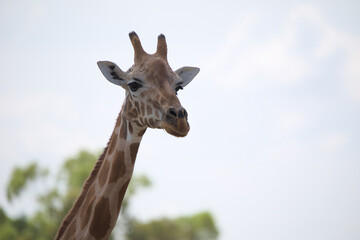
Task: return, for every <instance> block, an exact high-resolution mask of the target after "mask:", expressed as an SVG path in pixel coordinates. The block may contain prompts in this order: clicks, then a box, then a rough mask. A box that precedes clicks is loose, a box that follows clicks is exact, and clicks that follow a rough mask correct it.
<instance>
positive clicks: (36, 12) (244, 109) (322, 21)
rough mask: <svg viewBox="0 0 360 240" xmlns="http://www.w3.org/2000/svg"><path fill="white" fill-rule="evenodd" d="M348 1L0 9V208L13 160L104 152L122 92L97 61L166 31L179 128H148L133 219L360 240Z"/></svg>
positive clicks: (52, 161) (124, 54)
mask: <svg viewBox="0 0 360 240" xmlns="http://www.w3.org/2000/svg"><path fill="white" fill-rule="evenodd" d="M359 12H360V2H358V1H259V0H256V1H226V0H224V1H218V2H215V1H208V0H207V1H181V2H172V1H154V0H153V1H131V3H122V2H121V1H111V0H109V1H108V0H106V1H89V0H87V1H76V3H75V1H70V0H66V1H45V0H43V1H39V0H32V1H30V0H29V1H17V0H15V1H10V2H9V1H0V33H1V37H0V66H1V67H0V69H1V72H0V146H1V151H0V159H1V163H3V165H2V167H1V169H0V191H1V192H2V193H1V194H0V205H1V206H2V207H5V208H6V210H7V211H8V212H9V213H11V214H13V215H15V214H19V213H21V212H29V211H30V212H31V211H32V209H29V207H28V206H29V203H28V202H29V200H27V201H19V202H15V203H14V204H8V203H7V202H6V198H5V186H6V183H7V180H8V178H9V174H10V172H11V170H12V169H13V167H14V166H16V165H25V164H27V163H29V162H30V161H32V160H37V161H38V162H39V163H40V164H42V165H44V166H46V167H49V168H50V169H51V170H52V171H53V172H56V170H57V169H59V168H60V166H61V163H62V161H63V160H64V159H65V158H67V157H69V156H73V155H74V154H76V153H77V152H78V150H80V149H82V148H85V149H89V150H93V151H96V150H99V149H102V148H103V147H105V145H106V143H107V141H108V139H109V137H110V134H111V132H112V129H113V127H114V124H115V119H116V116H117V114H118V112H119V111H120V107H121V104H122V101H123V99H124V90H123V89H122V88H120V87H117V86H115V85H113V84H110V83H109V82H107V80H106V79H105V78H104V77H103V76H102V74H101V72H100V70H99V69H98V67H97V65H96V62H97V61H99V60H110V61H114V62H116V63H117V64H118V65H119V66H120V67H121V68H122V69H123V70H127V69H128V68H129V67H130V66H131V65H132V64H133V49H132V47H131V44H130V41H129V39H128V33H129V32H130V31H133V30H135V31H136V32H137V33H138V35H139V36H140V39H141V41H142V43H143V46H144V48H145V50H146V51H148V52H150V53H152V52H154V51H155V48H156V40H157V36H158V35H159V34H160V33H163V34H165V36H166V38H167V42H168V48H169V56H168V57H169V63H170V65H171V66H172V68H173V69H174V70H176V69H177V68H180V67H182V66H195V67H199V68H200V69H201V71H200V73H199V75H198V76H197V77H196V78H195V79H194V80H193V82H192V83H191V84H190V85H188V86H187V87H186V88H185V89H184V91H181V92H180V93H179V98H180V101H181V102H182V105H183V106H184V107H185V108H186V109H187V111H188V113H189V122H190V125H191V130H190V133H189V135H188V136H187V137H186V138H175V137H173V136H170V135H168V134H167V133H166V132H165V131H162V130H150V131H147V132H146V134H145V136H144V138H143V141H142V143H141V146H140V150H139V154H138V158H137V161H136V167H135V174H146V175H148V176H149V177H150V178H151V179H152V181H153V187H152V188H151V189H149V190H145V191H143V192H141V193H139V195H138V196H137V197H136V199H134V202H133V204H132V212H133V213H134V214H136V216H138V217H139V218H140V219H143V220H148V219H151V218H155V217H161V216H168V217H174V216H178V215H183V214H193V213H196V212H199V211H202V210H208V211H210V212H212V213H213V215H214V216H215V218H216V221H217V224H218V226H219V227H220V238H219V240H237V239H245V240H261V239H267V240H279V239H291V240H304V239H307V240H311V239H314V240H319V239H324V240H325V239H326V240H335V239H342V240H355V239H356V240H357V239H360V204H359V203H360V124H359V123H360V25H359V23H360V14H359Z"/></svg>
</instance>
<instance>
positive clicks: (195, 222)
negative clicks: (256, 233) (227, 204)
mask: <svg viewBox="0 0 360 240" xmlns="http://www.w3.org/2000/svg"><path fill="white" fill-rule="evenodd" d="M130 225H131V227H130V229H129V231H128V232H127V239H128V240H168V239H172V240H215V239H217V236H218V231H217V229H216V226H215V224H214V220H213V218H212V216H211V214H210V213H208V212H203V213H199V214H196V215H193V216H187V217H179V218H176V219H168V218H162V219H157V220H152V221H150V222H148V223H141V222H139V221H137V220H135V219H133V220H132V221H131V224H130Z"/></svg>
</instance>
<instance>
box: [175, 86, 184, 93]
mask: <svg viewBox="0 0 360 240" xmlns="http://www.w3.org/2000/svg"><path fill="white" fill-rule="evenodd" d="M179 90H183V87H182V86H177V87H176V88H175V92H176V93H177V92H178V91H179Z"/></svg>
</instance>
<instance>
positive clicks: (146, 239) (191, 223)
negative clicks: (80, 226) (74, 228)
mask: <svg viewBox="0 0 360 240" xmlns="http://www.w3.org/2000/svg"><path fill="white" fill-rule="evenodd" d="M98 156H99V154H94V153H91V152H88V151H80V152H79V153H78V154H77V155H76V156H74V157H71V158H68V159H66V161H65V162H64V164H63V166H62V168H61V169H60V170H59V173H58V177H57V181H55V185H54V186H53V187H51V188H49V189H48V190H47V191H46V193H45V194H39V196H38V199H37V201H38V203H39V206H40V207H39V209H38V210H37V211H36V212H35V213H34V214H33V215H32V216H23V217H20V218H16V219H12V218H10V217H8V216H7V215H6V213H5V211H3V209H1V208H0V239H1V240H10V239H11V240H46V239H53V238H54V236H55V234H56V232H57V229H58V227H59V225H60V224H61V221H62V219H63V218H64V216H65V215H66V214H67V212H68V211H69V209H70V208H71V207H72V205H73V203H74V201H75V200H76V198H77V197H78V195H79V193H80V191H81V189H82V185H83V184H84V182H85V180H86V179H87V177H88V176H89V174H90V172H91V170H92V169H93V167H94V164H95V162H96V160H97V159H98ZM50 177H51V176H50V175H49V174H48V170H46V169H42V168H40V167H39V166H38V165H37V164H36V163H31V164H30V165H28V166H25V167H23V168H19V167H16V168H15V169H14V171H13V173H12V175H11V178H10V181H9V184H8V187H7V196H8V200H9V201H11V200H13V199H14V198H15V197H20V194H21V192H22V191H23V190H24V189H26V188H30V187H31V182H34V181H36V180H39V179H40V178H42V180H43V178H50ZM45 180H46V179H45ZM150 186H151V181H150V180H149V179H148V178H147V177H146V176H144V175H142V176H135V177H133V179H132V180H131V182H130V185H129V187H128V190H127V192H126V195H125V198H124V201H123V205H122V225H123V227H122V229H123V231H124V232H125V234H124V235H125V237H126V239H127V240H140V239H141V240H152V239H156V240H162V239H164V240H165V239H166V240H170V239H171V240H205V239H206V240H215V239H216V238H217V235H218V232H217V229H216V226H215V224H214V221H213V218H212V216H211V215H210V214H209V213H200V214H196V215H194V216H188V217H180V218H176V219H159V220H153V221H150V222H148V223H142V222H140V221H137V220H136V219H135V217H133V216H132V215H131V213H130V212H129V205H130V200H131V198H132V197H133V196H134V195H135V194H136V193H137V191H139V189H141V188H146V187H150ZM110 239H114V237H113V236H112V237H111V238H110Z"/></svg>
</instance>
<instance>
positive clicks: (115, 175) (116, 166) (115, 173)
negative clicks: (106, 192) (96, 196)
mask: <svg viewBox="0 0 360 240" xmlns="http://www.w3.org/2000/svg"><path fill="white" fill-rule="evenodd" d="M124 161H125V153H124V152H123V151H118V152H116V154H115V156H114V159H113V160H112V165H111V172H110V177H109V183H112V182H116V181H117V180H118V179H119V178H120V177H122V176H123V175H124V174H125V172H126V166H125V162H124Z"/></svg>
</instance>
